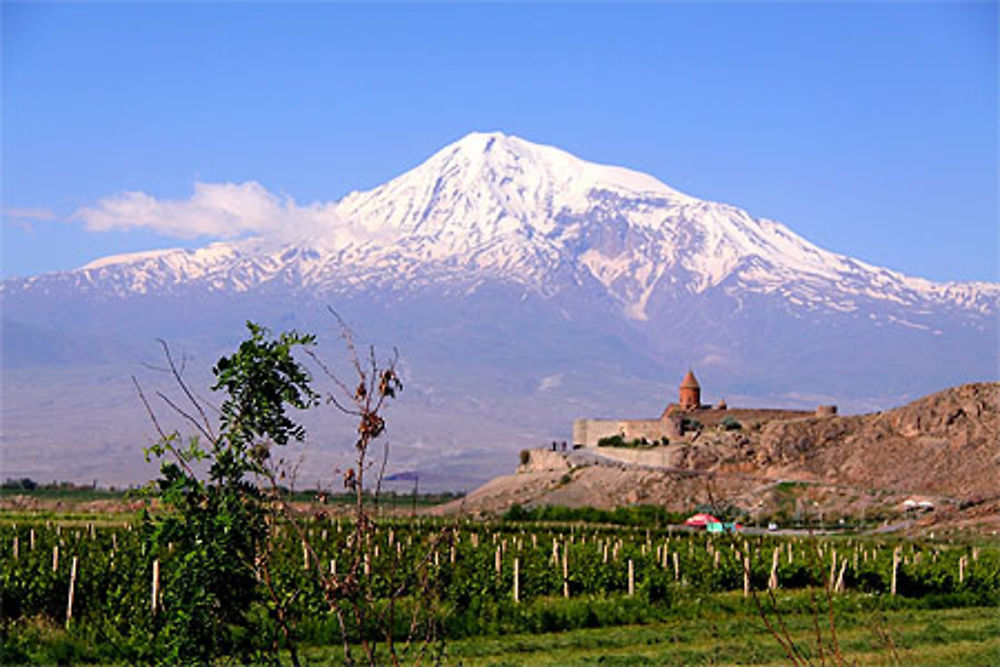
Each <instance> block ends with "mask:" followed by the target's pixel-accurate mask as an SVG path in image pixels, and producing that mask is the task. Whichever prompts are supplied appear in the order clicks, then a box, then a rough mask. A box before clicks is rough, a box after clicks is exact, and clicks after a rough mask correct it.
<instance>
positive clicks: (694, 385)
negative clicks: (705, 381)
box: [681, 369, 701, 389]
mask: <svg viewBox="0 0 1000 667" xmlns="http://www.w3.org/2000/svg"><path fill="white" fill-rule="evenodd" d="M681 389H701V385H700V384H698V378H696V377H695V376H694V372H693V371H692V370H691V369H688V372H687V375H685V376H684V379H683V380H681Z"/></svg>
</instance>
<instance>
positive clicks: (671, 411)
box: [573, 370, 837, 447]
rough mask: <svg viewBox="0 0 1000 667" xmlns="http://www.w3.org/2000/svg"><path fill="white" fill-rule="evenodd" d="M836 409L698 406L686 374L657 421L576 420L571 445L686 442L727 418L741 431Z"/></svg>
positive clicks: (694, 386)
mask: <svg viewBox="0 0 1000 667" xmlns="http://www.w3.org/2000/svg"><path fill="white" fill-rule="evenodd" d="M836 413H837V406H835V405H821V406H819V407H818V408H816V410H815V411H809V410H774V409H757V408H753V409H742V408H740V409H733V408H729V407H728V406H727V405H726V402H725V401H724V400H723V401H719V402H718V403H717V404H715V405H705V404H703V403H702V402H701V385H699V384H698V380H697V378H695V376H694V372H692V371H690V370H689V371H688V372H687V375H685V376H684V379H683V380H682V381H681V386H680V391H679V395H678V399H677V402H676V403H670V404H669V405H667V407H666V409H665V410H664V411H663V414H661V415H660V417H659V419H577V420H574V421H573V444H574V445H576V446H583V447H596V446H597V441H598V440H600V439H601V438H607V437H610V436H615V435H619V436H621V437H622V438H623V439H624V440H642V439H643V438H645V439H646V440H647V441H649V442H656V441H658V440H659V441H662V440H663V438H667V439H669V440H676V439H680V438H686V437H688V435H689V434H690V432H692V431H693V430H694V429H695V428H712V427H716V426H719V425H722V424H723V421H724V420H726V418H727V417H729V418H732V419H733V420H735V421H737V422H739V423H740V424H741V425H742V426H744V427H752V426H754V425H756V424H763V423H764V422H769V421H775V420H779V419H796V418H799V417H811V416H813V415H819V416H823V415H834V414H836Z"/></svg>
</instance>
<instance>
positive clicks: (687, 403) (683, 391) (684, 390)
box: [679, 368, 701, 410]
mask: <svg viewBox="0 0 1000 667" xmlns="http://www.w3.org/2000/svg"><path fill="white" fill-rule="evenodd" d="M679 403H680V407H681V409H682V410H693V409H695V408H698V407H701V385H700V384H698V379H697V378H696V377H695V376H694V372H692V371H691V369H690V368H689V369H688V372H687V375H685V376H684V379H683V380H681V387H680V400H679Z"/></svg>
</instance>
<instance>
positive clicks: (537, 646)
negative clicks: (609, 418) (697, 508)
mask: <svg viewBox="0 0 1000 667" xmlns="http://www.w3.org/2000/svg"><path fill="white" fill-rule="evenodd" d="M309 517H310V518H303V519H302V520H301V522H300V527H301V528H302V529H303V530H304V533H302V534H299V533H297V532H295V530H293V528H294V526H292V525H291V524H287V525H286V524H283V523H280V524H275V525H274V526H272V529H271V530H272V534H273V536H274V545H275V547H274V551H273V553H271V555H270V556H269V558H270V562H271V570H270V571H271V573H272V575H273V576H274V577H276V578H277V579H276V581H278V583H280V584H281V585H282V586H284V588H283V589H282V590H286V591H291V592H292V597H290V598H289V599H288V602H287V604H286V606H285V607H284V608H283V612H284V613H285V614H286V620H288V621H289V624H290V627H292V628H293V631H292V632H293V634H292V639H293V640H294V643H295V645H296V646H297V647H298V648H299V652H300V656H301V658H302V659H303V661H306V662H313V663H334V664H336V663H339V662H342V660H343V653H342V648H341V641H342V637H343V635H342V633H341V629H340V626H339V625H338V624H337V623H336V622H335V614H334V611H335V609H336V608H337V607H336V605H341V607H340V608H341V609H346V608H348V607H347V606H345V605H346V602H345V600H338V601H335V602H333V603H331V602H330V598H329V597H325V595H324V589H323V587H322V586H321V585H319V584H318V583H317V576H316V574H317V572H318V571H319V570H320V569H325V568H328V567H329V568H334V567H336V565H335V563H334V562H339V563H340V566H339V569H340V571H341V572H343V571H344V570H345V569H346V568H347V567H348V565H347V563H348V559H349V557H350V554H352V553H354V554H355V555H357V554H358V553H359V552H357V551H356V550H355V551H354V552H352V551H351V547H350V542H351V539H352V538H351V536H352V535H354V534H355V533H354V526H353V524H352V523H351V522H350V521H348V520H346V519H342V518H341V519H338V518H335V517H325V518H315V517H314V516H313V515H312V514H310V515H309ZM148 526H149V524H146V525H145V526H144V525H143V524H142V523H141V522H140V521H138V519H137V518H136V517H135V515H132V516H130V517H116V519H115V521H88V520H87V518H86V517H85V516H56V517H55V518H53V517H52V516H48V515H46V516H42V517H36V518H34V519H32V518H31V517H30V516H28V515H26V514H25V513H20V514H16V515H7V516H4V517H0V614H2V619H0V620H2V631H3V648H2V653H0V663H4V664H7V663H20V662H36V663H57V662H59V663H73V662H78V663H84V662H92V663H104V664H124V663H128V662H139V663H142V662H150V661H154V660H155V659H156V657H155V656H156V655H158V653H157V651H161V650H165V647H169V646H170V645H171V642H175V641H177V638H176V636H173V637H172V636H171V634H170V626H169V622H168V620H167V619H166V617H168V616H169V614H167V613H165V611H169V610H170V609H179V608H180V607H177V605H179V604H181V602H180V601H181V600H185V599H190V595H191V593H192V590H194V592H195V594H196V595H197V590H196V589H191V586H192V585H193V586H195V587H197V585H198V584H197V583H192V581H191V579H190V577H191V575H192V574H193V573H195V574H196V573H198V571H197V570H195V569H192V567H193V566H191V565H190V562H189V560H188V559H189V556H187V555H186V553H185V551H184V550H183V549H181V548H175V546H176V545H175V544H173V543H170V542H166V543H162V542H154V541H150V540H149V539H148V535H149V533H148ZM15 538H16V554H15ZM303 539H305V540H307V541H308V542H309V543H310V545H311V548H313V549H314V554H313V555H311V556H308V557H307V556H306V554H305V552H304V546H303V544H302V542H303ZM55 552H58V555H56V553H55ZM364 553H365V554H367V555H366V556H365V558H366V559H367V561H366V562H367V563H368V566H367V567H366V568H365V569H364V571H363V572H364V576H361V573H362V570H361V569H359V568H358V566H357V561H355V567H356V572H357V573H358V576H359V580H360V586H361V589H360V590H361V591H362V592H363V593H364V595H367V596H368V598H367V599H370V600H371V601H373V604H374V605H375V606H379V605H382V606H384V605H385V604H386V601H387V600H388V599H389V597H390V595H391V593H390V591H393V590H400V591H403V594H402V595H401V596H400V597H399V599H398V605H399V609H400V610H402V611H401V613H400V616H401V617H403V616H405V614H404V613H403V612H408V611H409V610H411V609H418V608H420V607H419V604H418V601H419V600H420V598H419V595H418V594H417V591H418V589H419V590H423V591H424V592H423V593H422V595H424V596H425V597H426V599H427V600H430V604H429V605H426V606H425V608H424V610H423V611H421V612H420V614H422V616H421V618H422V620H423V621H427V622H428V624H429V626H433V627H434V628H435V631H434V634H433V641H430V642H422V641H417V642H416V643H415V644H413V645H412V647H411V649H410V652H409V653H407V654H405V655H406V657H407V658H408V659H412V658H414V657H415V656H416V653H417V651H418V650H424V651H426V654H425V655H424V657H425V659H428V660H429V659H431V658H432V657H433V656H434V655H437V656H438V657H440V658H441V659H443V660H444V661H445V662H446V663H449V664H475V665H478V664H497V665H500V664H587V663H592V662H600V663H602V664H608V663H611V664H727V663H729V664H732V663H743V664H770V663H787V662H788V661H789V658H788V656H787V652H788V650H789V649H786V648H785V647H783V642H784V643H785V644H791V645H793V646H794V647H795V648H794V651H793V653H792V655H793V656H794V657H795V658H796V659H798V660H800V661H801V663H802V664H807V663H809V664H823V663H824V662H826V663H829V664H836V661H837V655H838V654H839V655H840V658H842V659H844V660H847V661H858V662H860V663H861V664H870V663H885V664H918V663H920V664H984V665H987V664H1000V639H998V637H1000V548H998V547H997V546H996V545H990V544H977V545H973V544H959V543H945V542H930V541H901V540H893V539H878V540H876V539H871V538H861V537H857V536H840V537H824V538H816V537H793V538H779V537H774V536H767V535H764V536H744V535H735V536H734V535H718V536H708V535H706V534H705V533H698V532H690V531H685V530H679V529H676V528H673V527H658V526H657V525H655V524H653V525H650V526H648V527H644V526H641V525H609V524H595V523H586V522H577V523H565V522H559V523H547V522H539V521H492V522H482V521H471V520H453V521H444V520H429V519H426V518H423V519H421V518H417V519H410V518H382V519H381V520H379V522H378V525H377V526H376V527H375V528H374V531H373V533H372V535H371V541H370V543H369V544H368V545H367V547H366V551H365V552H364ZM74 559H75V560H76V562H77V570H76V578H75V580H73V581H72V585H73V603H72V607H71V608H70V611H71V614H72V619H71V621H70V622H69V623H68V624H67V618H66V617H67V610H68V607H69V604H68V603H69V594H70V585H71V579H72V576H71V571H70V570H71V563H72V562H73V560H74ZM894 564H895V566H894ZM154 567H155V568H157V572H158V573H159V574H158V576H159V577H161V578H162V579H158V580H157V581H158V585H159V586H160V589H159V598H158V600H159V601H158V604H159V606H160V610H159V612H158V614H157V613H153V611H152V610H151V593H150V585H151V576H152V572H153V568H154ZM202 567H204V566H202ZM515 568H516V572H517V577H516V586H517V589H518V592H517V600H515V598H514V588H515V576H514V572H515ZM894 569H895V576H893V570H894ZM630 571H631V572H632V574H631V576H630V575H629V572H630ZM772 577H774V578H775V582H774V583H777V588H776V589H775V591H774V595H773V597H772V596H771V595H769V593H768V587H769V583H771V580H772ZM247 581H250V582H251V583H252V582H253V579H252V578H251V579H248V580H247ZM259 581H260V580H259V579H258V582H259ZM893 582H895V584H894V583H893ZM418 584H419V585H418ZM256 585H257V586H258V587H261V586H262V584H260V583H258V584H256ZM421 586H423V588H422V589H421V588H420V587H421ZM251 588H253V586H252V585H251ZM894 588H895V590H893V589H894ZM245 594H246V595H247V597H246V599H247V601H248V602H247V604H248V618H250V619H255V620H253V622H254V623H256V624H257V625H256V626H255V627H256V628H257V629H258V631H259V632H260V638H261V641H263V638H264V637H270V639H268V641H271V642H279V643H281V645H284V643H285V640H284V639H281V635H280V632H279V631H278V628H277V626H276V625H275V624H274V622H273V620H271V616H269V614H270V613H271V612H273V606H269V603H268V602H267V597H266V595H264V594H263V593H262V591H254V590H248V591H245ZM359 594H360V593H359ZM183 595H187V596H188V597H187V598H183V597H177V596H183ZM415 595H417V597H414V596H415ZM831 619H832V620H831ZM765 621H766V622H769V623H770V624H771V625H772V628H774V632H772V631H770V630H769V629H768V627H767V623H766V622H765ZM67 625H68V629H67ZM783 628H784V629H783ZM384 631H385V628H383V629H382V630H380V629H379V628H378V627H377V626H376V625H372V624H371V623H370V622H369V621H366V622H365V623H363V624H362V625H360V626H357V625H352V624H350V623H349V624H348V627H347V633H348V635H347V636H348V639H349V641H350V642H351V643H352V644H353V645H354V646H358V642H359V641H360V639H361V638H362V637H365V638H368V639H369V640H376V641H382V642H383V646H384V634H380V633H383V632H384ZM388 631H389V632H390V633H391V634H392V636H393V637H394V638H395V641H397V642H405V640H406V638H407V635H408V627H407V623H406V622H405V621H404V620H400V619H397V621H396V622H395V625H390V626H389V630H388ZM776 635H777V636H776ZM779 637H780V638H781V640H780V641H779ZM817 637H819V639H817ZM247 641H256V638H254V637H250V638H249V639H247ZM401 645H402V644H401ZM821 651H822V654H821ZM287 655H288V654H286V656H287Z"/></svg>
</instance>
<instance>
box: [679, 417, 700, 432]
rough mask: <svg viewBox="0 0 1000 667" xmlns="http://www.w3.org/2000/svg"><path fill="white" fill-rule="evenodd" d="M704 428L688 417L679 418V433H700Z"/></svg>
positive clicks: (698, 422)
mask: <svg viewBox="0 0 1000 667" xmlns="http://www.w3.org/2000/svg"><path fill="white" fill-rule="evenodd" d="M703 428H704V425H703V424H702V423H701V422H700V421H698V420H697V419H691V418H690V417H682V418H681V433H687V432H688V431H700V430H702V429H703Z"/></svg>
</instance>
